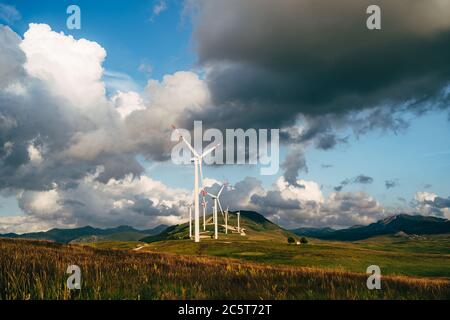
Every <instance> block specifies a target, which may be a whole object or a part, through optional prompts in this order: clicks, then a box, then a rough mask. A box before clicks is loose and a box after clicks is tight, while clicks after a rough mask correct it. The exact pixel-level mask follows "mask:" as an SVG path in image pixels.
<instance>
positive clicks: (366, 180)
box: [334, 174, 373, 191]
mask: <svg viewBox="0 0 450 320" xmlns="http://www.w3.org/2000/svg"><path fill="white" fill-rule="evenodd" d="M371 183H373V178H372V177H369V176H366V175H364V174H360V175H358V176H356V177H354V178H351V179H350V178H349V179H345V180H343V181H342V182H341V184H340V185H339V186H336V187H334V190H335V191H341V190H342V189H343V188H344V187H345V186H347V185H349V184H371Z"/></svg>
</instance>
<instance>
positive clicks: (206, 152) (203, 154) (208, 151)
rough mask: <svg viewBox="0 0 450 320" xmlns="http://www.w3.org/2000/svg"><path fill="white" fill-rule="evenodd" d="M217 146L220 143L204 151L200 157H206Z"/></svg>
mask: <svg viewBox="0 0 450 320" xmlns="http://www.w3.org/2000/svg"><path fill="white" fill-rule="evenodd" d="M218 146H220V143H218V144H216V145H215V146H214V147H212V148H209V149H208V150H206V151H205V152H203V153H202V155H201V157H202V158H203V157H204V156H206V155H207V154H208V153H211V152H212V151H213V150H214V149H216V148H217V147H218Z"/></svg>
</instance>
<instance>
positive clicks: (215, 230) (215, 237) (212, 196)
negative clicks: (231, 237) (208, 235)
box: [207, 184, 225, 239]
mask: <svg viewBox="0 0 450 320" xmlns="http://www.w3.org/2000/svg"><path fill="white" fill-rule="evenodd" d="M223 188H225V184H223V185H222V187H221V188H220V190H219V192H218V193H217V194H212V193H209V192H207V193H208V195H209V196H210V197H211V198H213V200H214V213H213V219H214V239H217V238H218V235H217V233H218V226H217V224H218V219H217V206H219V208H220V211H221V212H222V215H223V210H222V205H221V204H220V200H219V197H220V194H221V193H222V191H223Z"/></svg>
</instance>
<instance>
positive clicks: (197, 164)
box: [172, 125, 220, 242]
mask: <svg viewBox="0 0 450 320" xmlns="http://www.w3.org/2000/svg"><path fill="white" fill-rule="evenodd" d="M172 128H173V129H174V130H175V132H176V133H177V134H178V136H179V137H180V138H181V139H182V140H183V141H184V143H186V145H187V146H188V148H189V150H191V152H192V154H193V155H194V156H193V157H192V159H191V160H193V161H194V220H195V221H194V238H195V242H200V208H199V187H198V175H199V170H200V176H201V180H202V185H203V172H202V162H203V157H204V156H206V155H207V154H209V153H211V152H212V151H213V150H214V149H216V148H217V147H218V146H219V145H220V144H216V145H215V146H214V147H212V148H210V149H208V150H206V151H205V152H203V153H202V154H199V153H197V151H195V149H194V147H192V145H191V144H190V143H189V142H188V141H187V140H186V138H185V137H183V135H182V134H181V133H180V132H179V131H178V129H177V128H176V127H175V126H174V125H172Z"/></svg>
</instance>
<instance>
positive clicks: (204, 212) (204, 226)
mask: <svg viewBox="0 0 450 320" xmlns="http://www.w3.org/2000/svg"><path fill="white" fill-rule="evenodd" d="M205 196H206V191H205V189H203V184H202V207H203V231H206V205H207V204H208V202H207V201H206V199H205Z"/></svg>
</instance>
